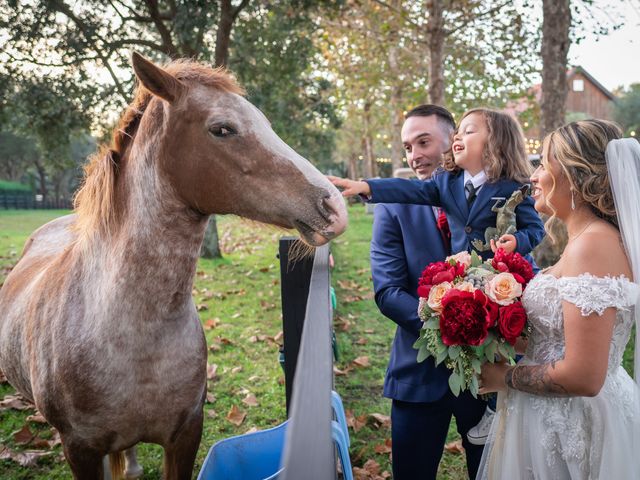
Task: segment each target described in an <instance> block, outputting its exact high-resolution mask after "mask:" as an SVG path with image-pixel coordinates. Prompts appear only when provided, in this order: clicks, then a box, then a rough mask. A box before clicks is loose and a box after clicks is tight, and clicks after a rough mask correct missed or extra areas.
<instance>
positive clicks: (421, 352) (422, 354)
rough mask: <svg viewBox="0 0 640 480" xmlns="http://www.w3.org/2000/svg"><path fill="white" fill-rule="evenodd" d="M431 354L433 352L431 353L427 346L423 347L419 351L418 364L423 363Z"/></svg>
mask: <svg viewBox="0 0 640 480" xmlns="http://www.w3.org/2000/svg"><path fill="white" fill-rule="evenodd" d="M430 354H431V352H429V349H427V347H426V345H423V346H421V347H420V349H419V350H418V358H417V359H416V360H417V361H418V363H422V362H424V361H425V359H426V358H427V357H428V356H429V355H430Z"/></svg>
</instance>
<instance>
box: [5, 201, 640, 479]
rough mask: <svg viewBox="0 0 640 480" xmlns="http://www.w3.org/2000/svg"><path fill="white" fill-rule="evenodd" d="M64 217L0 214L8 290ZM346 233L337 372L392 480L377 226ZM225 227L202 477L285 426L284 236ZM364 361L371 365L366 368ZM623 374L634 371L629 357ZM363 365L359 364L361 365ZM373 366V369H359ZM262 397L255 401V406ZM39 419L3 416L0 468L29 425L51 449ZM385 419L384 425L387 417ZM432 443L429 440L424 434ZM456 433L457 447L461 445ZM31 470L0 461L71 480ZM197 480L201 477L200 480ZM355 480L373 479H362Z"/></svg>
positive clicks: (209, 319) (11, 412) (215, 274)
mask: <svg viewBox="0 0 640 480" xmlns="http://www.w3.org/2000/svg"><path fill="white" fill-rule="evenodd" d="M64 213H66V212H62V211H0V283H1V282H2V281H4V279H5V277H6V275H7V274H8V272H9V270H10V268H11V266H12V265H13V264H15V262H16V261H17V259H18V257H19V255H20V252H21V250H22V245H23V244H24V241H25V240H26V238H27V237H28V235H29V234H30V233H31V232H32V231H33V230H34V229H36V228H37V227H38V226H40V225H42V224H43V223H45V222H47V221H48V220H50V219H53V218H55V217H57V216H60V215H62V214H64ZM349 214H350V227H349V229H348V231H347V232H346V233H345V234H344V235H343V236H341V237H339V238H338V239H337V240H335V241H334V242H333V243H332V247H331V249H332V252H333V256H334V258H335V264H336V267H335V269H334V270H333V273H332V284H333V285H334V287H335V289H336V293H337V298H338V307H337V309H336V317H335V329H336V334H337V339H338V346H339V354H340V358H339V361H338V362H337V364H336V367H337V369H338V370H339V371H342V372H346V374H344V375H337V376H336V389H337V390H338V392H340V394H341V395H342V398H343V401H344V404H345V409H347V410H349V411H350V412H351V413H352V415H353V417H354V423H355V425H356V426H357V427H358V428H357V431H354V430H353V429H351V430H350V434H351V439H352V443H351V449H350V453H351V459H352V463H353V465H354V466H355V467H363V465H364V464H365V463H366V462H368V461H369V466H371V465H372V462H371V461H372V460H373V461H375V462H376V463H377V464H379V471H380V473H383V472H385V471H387V472H390V471H391V467H390V463H389V453H388V447H387V445H388V444H385V442H386V441H387V440H389V439H390V436H391V435H390V430H389V427H388V425H387V423H388V422H384V421H382V422H381V421H378V420H376V417H375V416H371V414H375V413H378V414H382V415H389V412H390V401H388V400H387V399H384V398H382V383H383V379H384V372H385V369H386V365H387V360H388V356H389V348H390V345H391V341H392V338H393V334H394V331H395V324H394V323H393V322H391V321H390V320H388V319H386V318H385V317H383V316H382V315H381V314H380V313H379V312H378V310H377V308H376V306H375V304H374V302H373V299H372V298H373V293H372V285H371V274H370V270H369V240H370V238H371V222H372V216H370V215H366V214H365V213H364V209H363V208H362V206H359V205H356V206H354V207H351V208H350V212H349ZM218 226H219V232H220V238H221V246H222V249H223V252H224V259H222V260H216V261H212V260H201V262H200V265H199V268H198V273H197V276H196V280H195V287H194V299H195V302H196V304H197V305H198V309H199V311H200V316H201V319H202V321H203V324H204V326H205V332H206V336H207V342H208V345H210V354H209V363H210V365H211V366H210V369H209V373H210V376H211V377H212V380H210V381H209V389H208V390H209V396H208V401H207V403H206V405H205V423H204V433H203V436H202V442H201V446H200V450H199V452H198V458H197V464H196V472H197V471H199V469H200V466H201V464H202V462H203V460H204V458H205V455H206V453H207V451H208V449H209V448H210V447H211V445H213V444H214V443H215V442H216V441H218V440H220V439H222V438H226V437H229V436H233V435H238V434H241V433H245V432H247V431H248V430H250V429H255V428H257V429H264V428H268V427H271V426H275V425H277V424H279V423H281V422H282V421H283V420H285V406H284V404H285V401H284V397H285V393H284V376H283V372H282V369H281V367H280V365H279V362H278V346H279V343H281V342H282V340H281V336H280V335H279V333H280V332H281V330H282V319H281V313H280V312H281V308H280V270H279V266H278V259H277V258H276V254H277V251H278V238H279V237H280V236H282V235H283V232H282V231H279V230H277V229H274V228H271V227H267V226H263V225H260V224H256V223H253V222H246V221H243V220H240V219H238V218H236V217H220V218H219V219H218ZM365 357H366V358H365ZM625 359H626V360H625V364H626V365H628V364H629V363H631V362H632V355H630V354H629V352H627V354H626V356H625ZM354 361H355V363H354ZM358 364H360V365H365V366H359V365H358ZM13 393H14V390H13V388H12V387H11V386H9V384H7V383H4V384H0V399H1V398H2V397H4V396H6V395H10V394H13ZM254 397H255V398H254ZM233 408H235V409H238V410H240V411H241V415H240V417H241V416H242V414H246V416H245V417H244V419H243V421H242V423H241V424H240V425H235V424H234V423H232V422H231V421H230V420H229V419H228V418H227V417H228V414H229V413H230V411H231V410H232V409H233ZM33 413H34V412H33V410H24V411H18V410H15V409H2V408H1V407H0V458H2V454H1V452H2V449H3V446H6V447H8V448H9V449H10V450H11V451H14V452H24V451H27V450H33V447H32V446H24V445H21V444H20V443H19V442H18V441H17V440H19V439H20V437H19V436H18V438H17V439H16V437H15V435H14V433H15V432H17V431H19V430H20V429H22V427H23V426H24V425H25V424H27V425H28V426H29V428H30V430H31V432H32V433H36V434H37V435H38V436H39V437H41V438H43V439H45V440H46V439H50V438H51V437H52V432H51V429H50V427H48V426H47V425H43V424H38V423H34V422H33V421H27V417H28V416H29V415H32V414H33ZM378 419H381V420H384V418H383V417H378ZM425 434H428V433H427V432H425ZM456 436H457V434H456V433H455V428H454V425H453V424H452V426H451V428H450V432H449V440H450V441H451V440H454V439H455V438H456ZM50 451H51V452H52V453H51V455H49V456H47V457H43V458H40V459H38V461H37V462H36V463H35V464H34V465H33V466H29V467H21V466H19V465H18V464H17V463H16V462H14V461H12V460H8V459H0V472H2V474H1V475H0V477H1V478H2V479H3V480H9V479H11V480H17V479H42V480H44V479H62V478H65V479H66V478H70V477H71V474H70V470H69V469H68V467H67V465H66V463H65V462H64V461H62V460H61V447H60V446H56V447H53V448H52V449H50ZM138 453H139V458H140V462H141V464H142V465H143V467H144V468H145V474H144V477H143V478H145V479H159V478H161V472H160V470H161V465H162V449H161V448H160V447H158V446H156V445H141V446H139V449H138ZM196 475H197V473H194V478H195V476H196ZM356 478H373V477H365V476H361V475H356ZM439 478H441V479H443V480H457V479H463V478H466V475H465V467H464V456H463V455H459V454H452V453H447V452H445V453H444V455H443V460H442V463H441V467H440V475H439Z"/></svg>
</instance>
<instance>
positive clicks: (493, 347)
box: [484, 341, 498, 363]
mask: <svg viewBox="0 0 640 480" xmlns="http://www.w3.org/2000/svg"><path fill="white" fill-rule="evenodd" d="M497 350H498V342H496V341H492V342H491V343H489V344H488V345H485V347H484V356H485V358H486V359H487V360H488V361H490V362H491V363H493V362H495V361H496V352H497Z"/></svg>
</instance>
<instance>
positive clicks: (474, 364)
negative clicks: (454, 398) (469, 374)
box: [471, 358, 482, 374]
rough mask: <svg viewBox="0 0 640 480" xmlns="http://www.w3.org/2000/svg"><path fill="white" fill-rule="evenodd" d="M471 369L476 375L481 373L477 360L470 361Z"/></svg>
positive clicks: (479, 363)
mask: <svg viewBox="0 0 640 480" xmlns="http://www.w3.org/2000/svg"><path fill="white" fill-rule="evenodd" d="M471 368H473V371H474V372H476V373H478V374H479V373H480V372H481V371H482V362H481V361H480V359H479V358H472V359H471Z"/></svg>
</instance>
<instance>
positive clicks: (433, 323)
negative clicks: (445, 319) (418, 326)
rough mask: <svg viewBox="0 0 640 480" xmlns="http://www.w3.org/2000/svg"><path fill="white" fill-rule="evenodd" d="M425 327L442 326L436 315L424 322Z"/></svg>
mask: <svg viewBox="0 0 640 480" xmlns="http://www.w3.org/2000/svg"><path fill="white" fill-rule="evenodd" d="M423 328H428V329H431V330H435V329H437V328H440V321H439V319H438V318H436V317H431V318H430V319H429V320H427V321H426V322H424V327H423Z"/></svg>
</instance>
